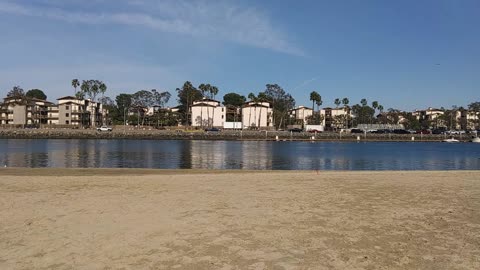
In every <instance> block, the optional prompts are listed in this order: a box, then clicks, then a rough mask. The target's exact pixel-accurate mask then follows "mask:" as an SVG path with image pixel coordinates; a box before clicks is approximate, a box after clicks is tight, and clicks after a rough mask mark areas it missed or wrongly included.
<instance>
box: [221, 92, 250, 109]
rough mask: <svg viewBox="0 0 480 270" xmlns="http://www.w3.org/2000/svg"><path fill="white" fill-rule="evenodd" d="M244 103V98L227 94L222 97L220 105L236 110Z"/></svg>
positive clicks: (234, 94) (235, 94)
mask: <svg viewBox="0 0 480 270" xmlns="http://www.w3.org/2000/svg"><path fill="white" fill-rule="evenodd" d="M246 101H247V99H246V98H245V96H242V95H239V94H237V93H228V94H225V95H224V96H223V102H222V104H223V105H225V106H227V105H231V106H234V107H237V108H238V107H241V106H242V105H243V104H244V103H245V102H246Z"/></svg>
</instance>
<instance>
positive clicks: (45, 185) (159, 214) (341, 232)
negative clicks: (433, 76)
mask: <svg viewBox="0 0 480 270" xmlns="http://www.w3.org/2000/svg"><path fill="white" fill-rule="evenodd" d="M0 269H480V171H448V172H419V171H415V172H388V171H387V172H324V171H302V172H298V171H285V172H279V171H270V172H258V171H257V172H252V171H201V170H200V171H199V170H194V171H184V170H171V171H168V170H167V171H163V170H123V169H107V170H103V169H91V170H90V169H84V170H76V169H11V168H6V169H3V168H2V169H0Z"/></svg>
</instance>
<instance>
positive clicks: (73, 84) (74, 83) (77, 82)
mask: <svg viewBox="0 0 480 270" xmlns="http://www.w3.org/2000/svg"><path fill="white" fill-rule="evenodd" d="M72 86H73V89H74V92H73V95H74V96H77V87H79V86H80V82H79V81H78V79H73V80H72Z"/></svg>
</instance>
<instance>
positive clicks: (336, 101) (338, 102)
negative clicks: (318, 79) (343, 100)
mask: <svg viewBox="0 0 480 270" xmlns="http://www.w3.org/2000/svg"><path fill="white" fill-rule="evenodd" d="M333 103H335V105H336V106H337V108H338V106H339V105H340V99H339V98H336V99H335V101H334V102H333Z"/></svg>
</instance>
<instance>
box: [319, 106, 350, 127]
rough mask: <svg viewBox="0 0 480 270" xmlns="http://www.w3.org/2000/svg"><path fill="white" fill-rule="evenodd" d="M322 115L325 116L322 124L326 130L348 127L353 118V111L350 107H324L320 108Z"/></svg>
mask: <svg viewBox="0 0 480 270" xmlns="http://www.w3.org/2000/svg"><path fill="white" fill-rule="evenodd" d="M320 115H321V116H322V118H323V121H322V125H323V126H324V127H325V129H326V130H335V129H341V128H348V127H350V125H351V120H352V118H353V114H352V111H351V109H350V108H349V107H346V108H330V107H327V108H323V109H322V110H320Z"/></svg>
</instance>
